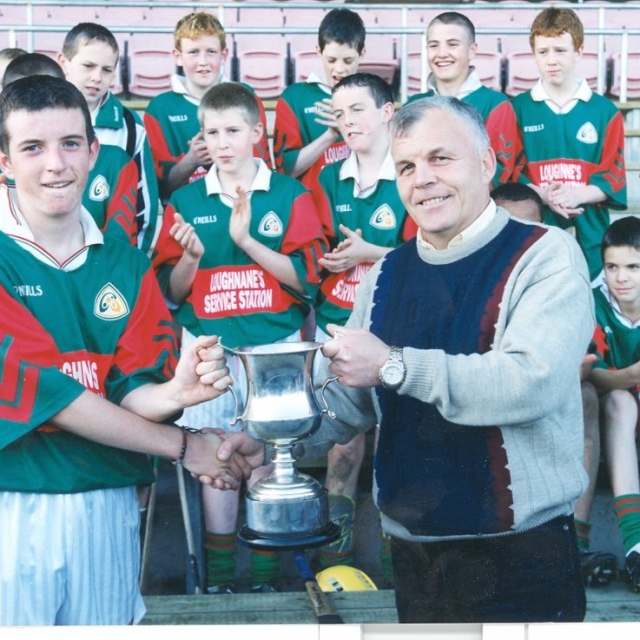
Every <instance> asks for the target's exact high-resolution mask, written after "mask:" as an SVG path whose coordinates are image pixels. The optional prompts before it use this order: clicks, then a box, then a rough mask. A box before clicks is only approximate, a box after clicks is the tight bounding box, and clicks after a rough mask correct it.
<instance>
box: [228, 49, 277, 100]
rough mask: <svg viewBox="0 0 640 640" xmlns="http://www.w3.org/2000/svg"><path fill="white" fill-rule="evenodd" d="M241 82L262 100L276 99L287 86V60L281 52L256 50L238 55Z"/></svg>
mask: <svg viewBox="0 0 640 640" xmlns="http://www.w3.org/2000/svg"><path fill="white" fill-rule="evenodd" d="M238 72H239V78H238V79H239V80H240V82H244V83H245V84H248V85H249V86H250V87H251V88H252V89H253V90H254V91H255V92H256V95H257V96H258V97H260V98H262V99H275V98H278V97H279V96H280V94H281V93H282V92H283V91H284V89H285V87H286V86H287V82H286V78H287V59H286V56H285V55H284V54H283V53H282V52H281V51H272V50H270V49H264V50H262V49H254V50H247V51H241V52H240V53H238Z"/></svg>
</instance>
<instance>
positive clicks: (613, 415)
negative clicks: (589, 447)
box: [589, 216, 640, 593]
mask: <svg viewBox="0 0 640 640" xmlns="http://www.w3.org/2000/svg"><path fill="white" fill-rule="evenodd" d="M602 259H603V263H604V282H603V283H602V284H601V285H600V286H599V287H598V288H596V289H594V297H595V309H596V322H597V326H596V330H595V333H594V342H595V345H596V348H597V353H598V355H599V357H600V360H599V361H598V362H596V363H595V364H594V368H593V369H592V371H591V374H590V378H589V379H590V380H591V382H592V383H593V384H594V386H595V387H596V389H597V390H598V392H599V393H600V403H601V406H602V415H603V443H604V450H605V460H606V463H607V468H608V470H609V478H610V481H611V488H612V491H613V498H614V509H615V512H616V516H617V520H618V526H619V528H620V532H621V534H622V540H623V544H624V551H625V556H626V558H625V565H626V567H625V568H626V573H627V577H628V579H629V582H630V583H631V588H632V589H633V591H636V592H638V593H640V481H639V479H638V456H637V452H636V446H637V438H638V401H639V395H638V394H639V392H640V373H639V371H640V364H639V362H640V220H638V218H636V217H635V216H626V217H624V218H621V219H620V220H616V221H615V222H614V223H612V224H611V226H610V227H609V228H608V229H607V231H606V233H605V235H604V239H603V241H602Z"/></svg>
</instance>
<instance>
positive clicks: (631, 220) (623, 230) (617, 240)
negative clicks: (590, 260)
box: [601, 215, 640, 260]
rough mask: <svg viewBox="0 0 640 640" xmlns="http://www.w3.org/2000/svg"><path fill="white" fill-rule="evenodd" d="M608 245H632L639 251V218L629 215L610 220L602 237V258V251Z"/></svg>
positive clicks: (602, 251)
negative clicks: (613, 220)
mask: <svg viewBox="0 0 640 640" xmlns="http://www.w3.org/2000/svg"><path fill="white" fill-rule="evenodd" d="M609 247H633V248H634V249H636V250H637V251H640V218H638V217H636V216H633V215H631V216H625V217H624V218H618V220H616V221H615V222H612V223H611V224H610V225H609V227H608V228H607V230H606V231H605V233H604V237H603V238H602V245H601V253H602V259H603V260H604V252H605V251H606V250H607V249H608V248H609Z"/></svg>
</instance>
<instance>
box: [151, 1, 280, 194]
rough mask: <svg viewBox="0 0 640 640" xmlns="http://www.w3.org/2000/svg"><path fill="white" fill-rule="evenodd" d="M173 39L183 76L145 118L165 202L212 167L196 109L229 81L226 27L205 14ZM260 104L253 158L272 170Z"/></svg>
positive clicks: (180, 26) (182, 24)
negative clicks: (208, 94)
mask: <svg viewBox="0 0 640 640" xmlns="http://www.w3.org/2000/svg"><path fill="white" fill-rule="evenodd" d="M173 37H174V49H173V57H174V59H175V62H176V64H177V65H178V66H179V67H180V68H181V69H182V70H183V72H184V75H183V76H182V75H178V74H174V75H173V76H171V91H166V92H165V93H161V94H160V95H158V96H155V97H154V98H152V100H151V101H150V102H149V105H148V106H147V109H146V111H145V114H144V126H145V129H146V130H147V133H148V135H149V143H150V144H151V151H152V153H153V159H154V162H155V165H156V173H157V176H158V181H159V183H160V192H161V196H162V197H163V198H168V197H169V196H170V195H171V193H173V191H175V190H176V189H177V188H178V187H181V186H183V185H185V184H188V183H189V182H193V181H194V180H197V179H198V178H203V177H204V176H205V175H206V174H207V171H208V170H209V168H210V167H211V157H210V156H209V152H208V151H207V145H206V144H205V142H204V138H203V134H202V130H201V129H200V123H199V122H198V106H199V105H200V101H201V100H202V96H204V94H205V93H206V92H207V89H209V88H211V87H212V86H214V85H216V84H219V83H220V82H226V81H227V78H226V77H225V75H224V64H225V62H226V60H227V58H228V56H229V50H228V48H227V42H226V35H225V32H224V28H223V27H222V24H220V21H219V20H218V19H217V18H216V17H215V16H212V15H211V14H209V13H206V12H205V11H198V12H195V13H190V14H188V15H186V16H184V17H183V18H181V19H180V20H179V21H178V23H177V24H176V27H175V30H174V34H173ZM256 100H257V101H258V104H259V106H260V119H261V122H262V127H263V133H262V137H261V138H260V140H259V141H258V142H257V143H256V145H255V148H254V154H255V155H256V156H257V157H259V158H262V159H263V160H264V161H265V162H266V163H267V165H268V166H269V167H270V166H271V153H270V151H269V140H268V139H267V119H266V114H265V111H264V106H263V104H262V101H261V100H260V99H259V98H258V97H257V96H256Z"/></svg>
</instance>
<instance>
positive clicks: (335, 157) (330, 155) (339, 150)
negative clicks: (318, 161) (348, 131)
mask: <svg viewBox="0 0 640 640" xmlns="http://www.w3.org/2000/svg"><path fill="white" fill-rule="evenodd" d="M350 153H351V150H350V149H349V147H347V145H346V144H343V145H341V146H339V147H329V148H328V149H326V150H325V152H324V163H325V164H333V163H334V162H339V161H340V160H344V159H345V158H348V157H349V154H350Z"/></svg>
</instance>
